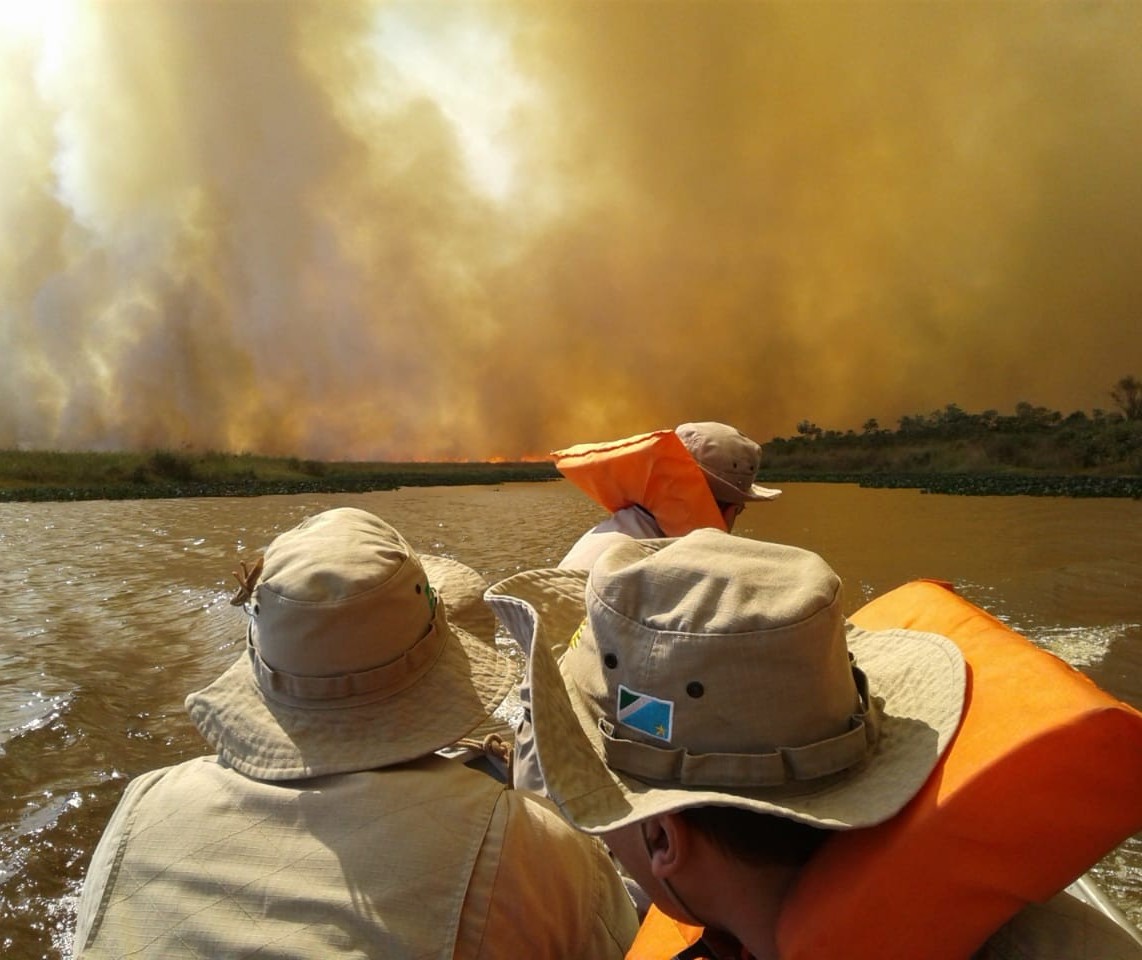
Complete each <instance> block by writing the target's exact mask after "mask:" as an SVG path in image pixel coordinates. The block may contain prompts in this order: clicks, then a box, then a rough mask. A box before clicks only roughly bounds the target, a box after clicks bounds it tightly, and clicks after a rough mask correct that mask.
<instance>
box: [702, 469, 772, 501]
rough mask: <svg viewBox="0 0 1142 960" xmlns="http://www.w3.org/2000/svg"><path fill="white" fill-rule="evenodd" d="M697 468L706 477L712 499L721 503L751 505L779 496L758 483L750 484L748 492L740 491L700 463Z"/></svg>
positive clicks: (770, 488)
mask: <svg viewBox="0 0 1142 960" xmlns="http://www.w3.org/2000/svg"><path fill="white" fill-rule="evenodd" d="M698 467H699V468H700V469H701V471H702V472H703V473H704V474H705V475H706V483H707V484H709V487H710V492H711V493H712V494H713V495H714V499H715V500H718V501H720V502H722V503H752V502H755V501H758V500H776V499H777V498H778V497H780V496H781V491H780V490H775V489H773V488H772V487H763V486H762V485H761V484H760V483H751V484H750V485H749V489H748V490H742V489H740V488H738V487H735V486H734V485H733V484H732V483H730V482H729V481H727V480H723V479H722V478H721V477H719V476H718V475H717V474H716V473H711V472H710V471H709V470H707V469H706V468H705V467H703V466H702V465H701V464H700V463H699V464H698Z"/></svg>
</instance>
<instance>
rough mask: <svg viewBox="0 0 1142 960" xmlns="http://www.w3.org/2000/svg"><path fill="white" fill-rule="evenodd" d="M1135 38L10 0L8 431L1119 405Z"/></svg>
mask: <svg viewBox="0 0 1142 960" xmlns="http://www.w3.org/2000/svg"><path fill="white" fill-rule="evenodd" d="M29 11H38V13H35V14H33V13H30V12H29ZM37 18H38V19H37ZM33 21H34V22H33ZM1140 48H1142V4H1138V3H1132V2H1122V3H1083V4H1045V3H1030V2H1028V3H1020V2H1014V3H1003V4H976V3H970V4H969V3H962V4H961V3H955V2H953V3H942V4H927V3H915V2H911V0H909V2H893V3H889V2H871V3H848V2H845V3H835V4H833V3H810V4H805V3H799V2H795V0H784V2H770V3H756V2H731V0H719V2H716V3H696V2H685V0H680V2H672V0H664V2H661V3H656V4H654V5H653V6H651V5H648V4H645V3H635V2H629V3H627V2H618V3H605V4H604V3H598V4H573V5H572V4H559V3H555V4H535V3H530V2H522V0H521V2H519V3H517V4H510V3H507V2H500V3H469V4H460V3H433V4H422V3H408V4H405V5H400V4H386V5H381V6H375V5H368V4H355V3H350V2H342V3H322V4H317V3H311V2H306V0H301V2H294V3H290V2H279V0H273V2H269V0H267V2H215V3H192V2H175V3H171V2H162V0H133V2H129V3H113V2H79V3H56V2H51V0H45V2H44V3H42V4H39V5H37V4H30V3H20V2H18V0H16V2H12V3H10V4H5V5H4V6H2V7H0V117H2V118H3V121H4V123H3V129H4V136H3V137H0V447H15V446H22V447H37V448H61V449H110V448H147V447H169V448H191V449H223V450H233V451H244V450H248V451H257V452H264V453H271V454H295V455H299V456H306V457H316V458H326V459H370V460H371V459H418V458H424V459H440V458H454V457H458V458H478V459H483V458H487V457H493V456H503V457H509V458H517V457H521V456H527V455H542V454H544V453H546V451H548V450H550V449H552V448H555V447H560V446H566V445H568V444H571V443H575V442H579V441H586V440H598V439H607V438H613V437H618V436H622V435H625V434H628V433H634V432H636V431H640V430H646V429H652V428H656V427H662V426H672V425H673V424H675V423H677V422H680V421H683V420H692V419H721V420H726V421H729V422H732V423H735V424H737V425H738V426H740V427H741V428H742V429H744V430H745V431H746V432H747V433H750V434H751V435H753V436H755V437H756V438H758V439H760V440H766V439H769V438H770V437H772V436H775V435H778V436H785V435H789V434H791V433H792V432H793V430H794V427H795V424H796V423H797V422H798V421H800V420H802V419H809V420H812V421H814V422H816V423H818V424H820V425H822V426H826V427H834V428H838V429H845V428H849V427H855V428H859V427H860V425H861V424H862V423H863V422H864V421H865V420H866V419H868V418H870V417H875V418H878V419H879V420H880V422H881V425H882V426H892V425H894V424H895V421H896V419H897V418H899V417H900V416H902V415H910V414H915V413H925V412H928V411H931V410H933V409H938V408H942V407H943V406H944V405H945V404H947V403H952V402H954V403H958V404H959V405H960V406H962V407H963V408H964V409H967V410H977V411H978V410H984V409H987V408H996V409H999V410H1000V411H1001V412H1010V411H1011V410H1012V409H1013V408H1014V405H1015V404H1016V403H1017V402H1018V401H1020V400H1027V401H1030V402H1032V403H1034V404H1036V405H1043V406H1047V407H1049V408H1052V409H1059V410H1061V411H1063V412H1064V413H1068V412H1070V411H1072V410H1075V409H1083V410H1088V411H1089V410H1091V409H1092V408H1097V407H1104V408H1105V407H1110V406H1111V403H1110V401H1109V398H1108V396H1107V392H1108V390H1109V389H1110V387H1111V385H1112V384H1113V383H1114V382H1115V381H1116V380H1117V379H1118V378H1119V377H1120V376H1122V375H1124V374H1127V373H1136V374H1142V350H1140V349H1139V305H1140V304H1142V177H1140V176H1139V170H1142V57H1140V56H1138V50H1139V49H1140Z"/></svg>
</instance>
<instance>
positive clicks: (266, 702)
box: [186, 556, 516, 781]
mask: <svg viewBox="0 0 1142 960" xmlns="http://www.w3.org/2000/svg"><path fill="white" fill-rule="evenodd" d="M420 560H421V562H422V564H423V566H424V568H425V572H426V573H427V575H428V577H429V581H430V582H431V583H432V584H433V585H434V588H435V589H436V590H437V591H438V593H439V595H440V597H441V598H442V600H443V603H444V615H443V616H441V617H439V619H438V624H437V629H439V630H442V631H444V632H445V633H446V636H445V637H444V642H443V643H442V644H441V646H440V652H439V654H438V656H437V657H436V659H435V660H434V661H433V663H432V664H431V666H430V667H428V669H427V670H426V671H425V672H424V673H422V674H419V675H418V676H417V678H416V680H415V682H413V683H411V684H410V685H409V686H407V687H404V688H402V689H398V690H396V691H395V692H393V693H391V694H389V695H388V696H385V697H384V698H382V699H377V700H374V701H371V702H369V703H365V704H354V705H353V706H348V707H330V708H321V709H314V708H302V707H295V706H290V705H287V704H283V703H280V702H278V701H275V700H272V699H269V698H267V697H266V696H265V694H264V693H263V691H262V690H261V688H260V687H259V686H258V683H257V681H256V679H255V676H254V671H253V668H252V666H251V663H250V658H249V655H248V653H247V651H245V650H243V652H242V655H241V656H240V657H239V659H238V660H237V662H235V663H234V664H233V665H232V666H231V667H230V669H228V670H227V671H226V672H225V673H223V674H222V676H220V677H219V678H218V679H217V680H215V681H214V682H213V683H211V684H210V685H209V686H207V687H205V688H204V689H202V690H198V691H196V692H194V693H192V694H190V695H189V696H188V697H187V698H186V709H187V711H188V712H189V714H190V717H191V720H192V721H193V722H194V724H195V726H196V727H197V728H198V730H199V732H200V733H201V734H202V736H203V737H204V738H205V739H206V740H207V742H209V743H210V745H211V746H212V747H213V748H214V749H215V750H216V751H217V753H218V756H219V757H220V758H221V759H223V760H224V761H225V762H226V763H228V764H229V765H230V766H232V767H233V768H234V769H235V770H237V771H239V772H240V773H243V774H245V775H246V776H249V777H253V778H255V779H258V780H271V781H276V780H296V779H303V778H307V777H317V776H324V775H327V774H333V773H347V772H351V771H355V770H370V769H376V768H378V767H386V766H392V765H393V764H397V763H404V762H406V761H408V760H413V759H416V758H417V757H422V756H427V755H428V754H430V753H433V752H434V751H436V750H438V749H440V748H441V747H446V746H448V745H449V744H452V743H455V742H456V741H457V740H460V739H462V738H464V737H466V736H468V735H469V734H471V733H472V732H473V731H474V730H477V729H478V728H479V729H482V728H496V727H497V724H496V721H495V720H494V719H493V714H494V712H495V709H496V707H498V706H499V705H500V703H501V702H502V701H503V700H504V698H505V697H506V696H507V694H508V692H509V691H510V690H511V687H512V684H513V682H514V679H515V673H516V671H515V668H514V666H513V664H512V662H511V660H510V659H509V658H508V657H506V656H504V655H503V654H502V653H500V652H499V651H498V650H497V649H496V647H495V644H494V641H493V639H492V634H494V624H495V617H494V614H491V613H490V611H489V615H490V616H491V618H492V619H491V624H492V634H489V635H488V636H489V639H488V640H484V639H482V638H481V637H480V636H477V635H474V634H473V633H470V632H469V631H468V630H466V629H464V628H463V627H462V626H460V625H459V624H458V623H453V622H451V618H452V616H453V610H454V609H455V610H457V611H458V617H459V619H460V620H461V621H463V622H465V623H471V624H473V625H475V626H476V628H477V629H480V630H481V631H482V632H483V627H481V625H480V624H481V620H482V619H483V618H482V616H481V615H479V614H478V613H475V614H474V613H473V611H474V610H475V609H476V608H475V607H474V605H473V603H472V596H473V591H476V592H475V594H474V596H475V598H476V602H479V603H480V605H481V606H483V604H482V599H481V598H482V593H483V589H484V581H483V578H481V577H480V576H479V574H477V573H476V572H475V571H470V570H469V568H467V567H464V566H463V564H460V563H457V562H456V561H451V560H447V559H446V558H430V557H424V556H422V557H421V558H420ZM465 571H469V572H470V574H471V576H468V573H466V572H465ZM465 611H467V612H465Z"/></svg>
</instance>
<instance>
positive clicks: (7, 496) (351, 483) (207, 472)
mask: <svg viewBox="0 0 1142 960" xmlns="http://www.w3.org/2000/svg"><path fill="white" fill-rule="evenodd" d="M557 476H558V474H557V473H556V471H555V468H554V467H553V466H552V465H551V464H550V463H352V462H322V461H316V460H299V459H297V458H295V457H290V458H274V457H261V456H255V455H252V454H226V453H203V454H190V453H174V452H171V451H165V450H159V451H149V452H145V453H62V452H58V451H20V450H4V451H0V501H13V500H137V499H146V498H155V497H161V498H170V497H256V496H263V495H266V494H282V493H286V494H289V493H352V492H361V491H366V490H395V489H396V488H397V487H413V486H421V487H427V486H448V485H453V486H455V485H461V484H495V483H510V482H513V481H529V480H530V481H534V480H551V479H554V478H555V477H557Z"/></svg>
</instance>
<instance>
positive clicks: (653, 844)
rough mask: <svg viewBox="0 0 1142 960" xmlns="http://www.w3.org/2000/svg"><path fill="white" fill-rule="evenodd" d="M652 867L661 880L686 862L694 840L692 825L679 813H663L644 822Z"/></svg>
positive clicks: (675, 871) (652, 870)
mask: <svg viewBox="0 0 1142 960" xmlns="http://www.w3.org/2000/svg"><path fill="white" fill-rule="evenodd" d="M643 829H644V830H645V831H646V844H647V850H648V851H649V854H650V869H651V872H652V873H653V874H654V876H655V877H656V878H657V879H659V880H661V879H663V878H666V879H669V878H670V877H671V876H673V875H674V874H675V873H677V872H678V870H679V869H680V868H681V867H682V866H683V865H684V864H685V863H686V860H687V859H688V858H689V856H690V847H691V842H692V839H693V838H692V836H691V828H690V825H689V824H687V823H686V821H685V820H684V819H683V818H682V816H681V815H680V814H677V813H662V814H659V815H658V816H655V817H651V818H650V819H649V820H647V821H646V822H645V823H644V824H643Z"/></svg>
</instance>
